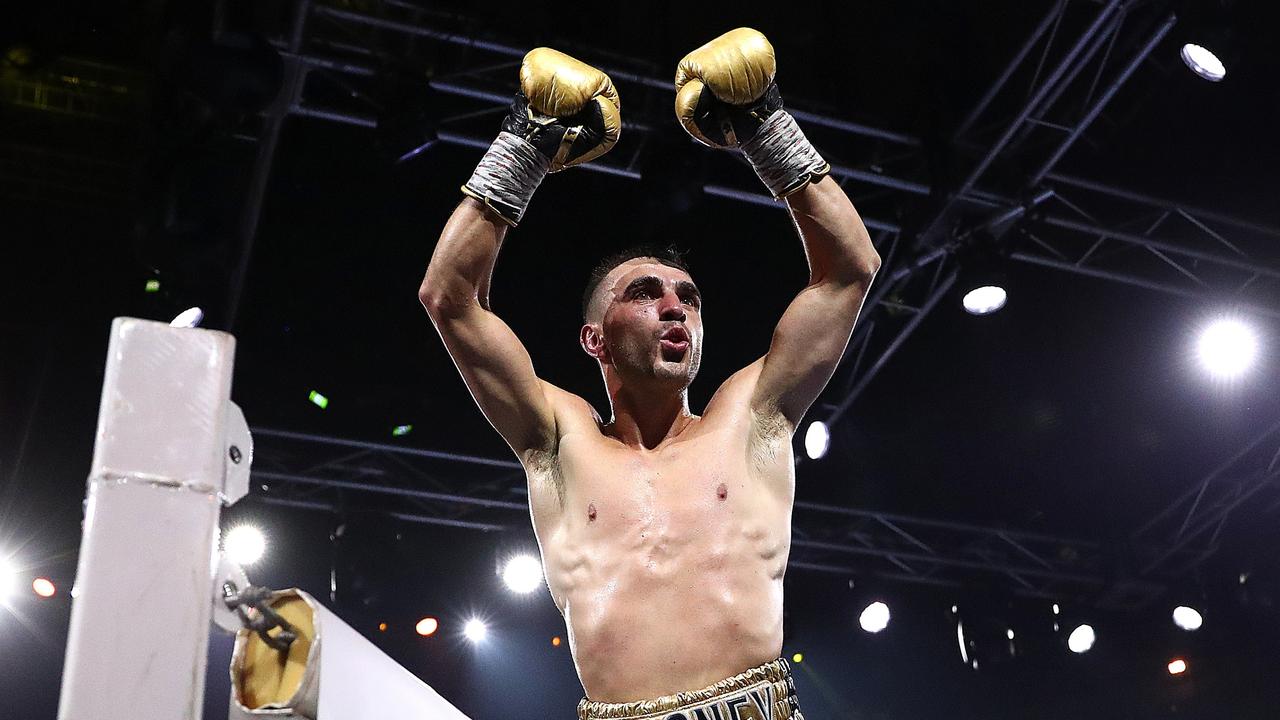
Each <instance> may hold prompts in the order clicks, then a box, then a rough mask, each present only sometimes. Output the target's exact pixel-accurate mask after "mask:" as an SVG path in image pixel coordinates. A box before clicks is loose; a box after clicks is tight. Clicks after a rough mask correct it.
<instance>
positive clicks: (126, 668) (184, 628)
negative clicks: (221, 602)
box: [58, 318, 235, 720]
mask: <svg viewBox="0 0 1280 720" xmlns="http://www.w3.org/2000/svg"><path fill="white" fill-rule="evenodd" d="M234 353H235V339H234V338H233V337H231V336H230V335H228V334H226V333H221V332H214V331H209V330H198V329H190V328H172V327H169V326H168V325H167V324H165V323H157V322H150V321H146V320H137V319H134V318H116V320H115V321H114V322H113V323H112V325H111V341H110V347H109V349H108V353H107V367H106V375H105V378H104V380H103V387H102V404H101V407H100V408H99V414H98V430H97V434H96V436H95V443H94V453H93V464H92V468H91V471H90V475H89V487H88V497H87V500H86V503H85V521H84V534H83V538H82V540H81V545H80V558H79V567H78V568H77V572H76V582H75V589H74V590H73V591H72V596H73V598H74V601H73V603H72V608H71V628H70V634H69V637H68V640H67V657H66V665H65V670H64V673H63V684H62V694H61V697H60V701H59V708H58V717H59V718H60V719H61V720H89V719H92V720H153V719H154V720H162V719H163V720H173V719H174V718H198V717H200V710H201V708H202V706H203V695H204V664H205V660H206V649H207V645H208V640H209V629H210V624H209V623H210V614H211V610H212V607H211V603H210V594H211V581H212V572H211V562H212V558H213V549H214V543H215V538H216V535H217V528H218V514H219V509H220V498H219V495H220V493H221V492H222V490H223V487H222V485H223V477H224V474H225V472H226V467H225V464H226V462H227V459H226V458H225V454H226V444H225V443H226V437H225V433H226V427H227V418H228V406H229V404H230V396H231V375H232V368H233V362H234Z"/></svg>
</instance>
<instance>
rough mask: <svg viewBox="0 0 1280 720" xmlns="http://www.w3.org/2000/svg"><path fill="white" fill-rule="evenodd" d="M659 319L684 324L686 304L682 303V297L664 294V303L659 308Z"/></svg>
mask: <svg viewBox="0 0 1280 720" xmlns="http://www.w3.org/2000/svg"><path fill="white" fill-rule="evenodd" d="M658 317H659V319H662V320H677V321H679V322H684V320H685V312H684V303H682V302H680V296H678V295H676V294H675V293H670V292H668V293H663V295H662V302H661V303H660V304H659V306H658Z"/></svg>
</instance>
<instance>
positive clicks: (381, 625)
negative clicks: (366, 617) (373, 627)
mask: <svg viewBox="0 0 1280 720" xmlns="http://www.w3.org/2000/svg"><path fill="white" fill-rule="evenodd" d="M386 631H387V624H386V623H378V632H386Z"/></svg>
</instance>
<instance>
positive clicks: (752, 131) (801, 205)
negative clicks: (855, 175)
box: [676, 28, 880, 432]
mask: <svg viewBox="0 0 1280 720" xmlns="http://www.w3.org/2000/svg"><path fill="white" fill-rule="evenodd" d="M776 70H777V64H776V61H775V59H774V50H773V46H772V45H771V44H770V43H769V41H768V40H767V39H766V38H765V36H764V35H762V34H761V33H759V32H757V31H755V30H752V29H751V28H738V29H736V30H731V31H729V32H727V33H725V34H724V35H721V36H720V37H718V38H716V39H714V40H712V41H711V42H709V43H707V44H706V45H703V46H702V47H700V48H698V49H696V50H694V51H693V52H691V53H689V54H688V55H686V56H685V58H684V59H683V60H681V61H680V64H679V66H678V67H677V69H676V117H677V118H678V119H679V120H680V124H681V125H683V126H684V128H685V130H687V131H688V132H689V134H690V135H692V136H693V137H694V139H696V140H698V141H699V142H701V143H703V144H705V145H709V146H711V147H718V148H732V149H737V150H739V151H741V152H742V154H743V155H744V156H746V159H747V161H748V162H749V163H750V164H751V167H752V169H754V170H755V172H756V175H758V176H759V177H760V180H761V181H763V182H764V184H765V187H767V188H768V189H769V192H770V193H772V194H773V196H774V197H775V198H779V199H780V198H786V200H787V203H788V206H789V207H790V210H791V215H792V218H793V219H794V221H795V224H796V228H797V230H799V232H800V237H801V239H802V240H803V241H804V248H805V254H806V256H807V257H808V260H809V284H808V285H807V286H806V287H805V288H804V290H802V291H800V294H799V295H797V296H796V298H795V300H793V301H792V302H791V305H790V306H788V307H787V310H786V312H784V313H783V315H782V319H781V320H780V321H779V322H778V326H777V328H776V329H775V330H774V333H773V340H772V342H771V343H770V345H769V352H768V354H766V355H765V356H764V357H762V358H760V359H759V360H757V361H756V362H755V363H753V364H752V365H751V366H748V367H747V368H746V369H745V370H744V371H743V372H739V373H735V374H734V376H733V378H732V380H733V382H749V383H752V386H753V389H752V394H751V407H752V409H753V411H755V412H756V413H757V414H762V415H765V416H771V417H774V418H776V417H777V416H779V415H781V416H783V417H785V419H786V420H787V421H788V423H790V429H791V431H792V432H794V431H795V428H796V426H797V425H798V424H799V422H800V419H801V418H802V417H804V414H805V412H806V411H807V410H808V409H809V406H810V405H812V404H813V401H814V400H816V399H817V397H818V394H819V393H821V392H822V389H823V388H824V387H826V384H827V381H828V380H830V379H831V375H832V373H834V372H835V369H836V365H837V364H838V363H839V362H840V357H841V356H842V355H843V354H844V349H845V346H847V345H848V343H849V336H850V334H851V333H852V330H853V324H854V321H855V320H857V317H858V311H859V309H860V308H861V307H862V301H863V299H864V298H865V297H866V294H867V289H868V287H869V286H870V285H871V280H872V278H873V277H874V276H875V273H876V271H877V270H878V269H879V267H880V257H879V255H878V254H877V253H876V251H875V248H874V247H872V245H871V240H870V238H869V237H868V236H867V229H866V228H865V227H864V226H863V224H862V220H861V218H859V217H858V213H857V212H856V211H855V210H854V209H853V204H852V203H850V202H849V198H848V197H846V196H845V194H844V191H843V190H841V189H840V186H839V185H837V184H836V183H835V182H834V181H832V180H831V178H830V177H828V176H827V173H828V172H830V170H831V166H830V165H829V164H827V162H826V161H825V160H823V159H822V156H821V155H819V154H818V152H817V150H815V149H814V147H813V145H811V144H810V143H809V141H808V140H807V139H806V138H805V136H804V133H803V132H801V130H800V127H799V126H798V125H797V124H796V121H795V118H794V117H792V116H791V114H790V113H788V112H787V111H786V110H784V109H783V105H782V95H781V93H780V92H779V90H778V85H777V83H776V82H774V75H775V72H776Z"/></svg>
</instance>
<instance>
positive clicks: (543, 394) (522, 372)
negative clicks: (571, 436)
mask: <svg viewBox="0 0 1280 720" xmlns="http://www.w3.org/2000/svg"><path fill="white" fill-rule="evenodd" d="M431 319H432V322H433V323H434V324H435V327H436V331H437V332H439V333H440V337H441V339H442V340H443V341H444V345H445V348H446V349H447V350H448V351H449V357H451V358H452V359H453V363H454V365H455V366H457V368H458V372H459V373H460V374H461V375H462V379H463V381H464V382H465V383H466V385H467V389H468V390H469V391H470V392H471V397H472V398H474V399H475V401H476V404H477V405H478V406H479V407H480V410H481V412H483V413H484V416H485V418H486V419H487V420H488V421H489V424H491V425H492V426H493V428H494V429H495V430H497V431H498V433H499V434H500V435H502V438H503V439H504V440H506V442H507V444H508V445H510V446H511V449H512V450H513V451H515V453H516V455H517V456H519V457H522V458H523V457H524V455H525V453H526V452H527V451H529V450H552V449H554V447H555V442H556V419H555V411H554V407H553V404H552V400H551V393H552V387H551V386H550V385H549V384H548V383H546V382H544V381H542V380H540V379H539V378H538V376H537V375H536V374H535V372H534V369H533V361H532V359H531V358H530V357H529V352H528V350H526V349H525V347H524V344H523V343H521V342H520V339H519V338H517V337H516V334H515V332H513V331H512V330H511V328H510V326H508V325H507V324H506V323H505V322H504V321H503V320H502V319H501V318H499V317H498V316H497V315H495V314H494V313H493V312H491V311H489V310H486V309H484V308H482V307H480V306H479V304H476V303H471V304H468V305H467V306H466V307H464V308H460V309H458V310H457V311H456V312H451V313H447V314H445V313H433V314H432V316H431Z"/></svg>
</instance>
